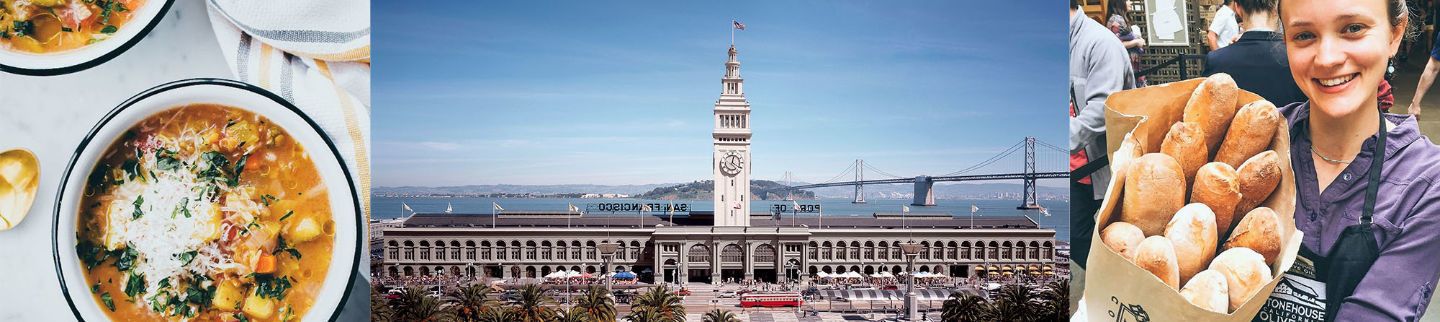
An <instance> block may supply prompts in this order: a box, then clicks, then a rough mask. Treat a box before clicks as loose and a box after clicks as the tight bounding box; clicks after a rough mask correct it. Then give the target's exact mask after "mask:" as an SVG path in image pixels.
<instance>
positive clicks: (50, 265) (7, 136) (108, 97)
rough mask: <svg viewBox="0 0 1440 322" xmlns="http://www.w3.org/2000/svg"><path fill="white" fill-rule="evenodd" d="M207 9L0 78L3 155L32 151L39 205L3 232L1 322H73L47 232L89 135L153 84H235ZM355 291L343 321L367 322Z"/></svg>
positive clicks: (179, 5)
mask: <svg viewBox="0 0 1440 322" xmlns="http://www.w3.org/2000/svg"><path fill="white" fill-rule="evenodd" d="M205 10H206V9H205V3H204V2H203V1H184V0H179V1H176V3H175V5H174V6H173V7H172V8H171V9H170V12H168V13H166V15H165V17H164V18H163V20H161V21H160V24H159V25H157V26H156V27H155V29H154V30H152V31H151V32H150V34H148V35H146V36H145V39H143V40H141V41H140V42H139V43H137V44H136V45H135V46H134V47H131V48H130V50H128V51H126V52H125V53H123V54H121V55H120V56H118V57H115V58H114V59H112V60H110V61H109V62H106V63H104V64H101V65H100V66H96V67H94V68H91V69H88V70H84V71H80V72H76V73H72V74H68V75H61V76H50V77H32V76H21V75H14V74H8V73H4V72H0V150H5V149H10V148H16V147H20V148H27V149H30V150H31V151H33V152H35V154H36V156H37V157H38V158H39V159H40V190H39V192H38V193H37V196H36V197H35V204H34V206H33V207H32V208H31V209H30V213H29V215H28V216H27V217H26V218H25V220H24V221H23V222H21V223H20V225H18V226H17V227H15V228H14V229H11V230H9V231H0V290H4V291H0V321H68V320H72V319H73V318H74V317H73V316H72V315H71V313H70V310H69V308H68V306H67V305H66V302H65V298H64V297H63V296H62V295H61V293H60V288H59V287H58V286H59V285H58V283H59V280H58V279H57V277H56V274H55V266H54V260H53V258H52V250H51V247H50V229H51V226H50V225H51V221H52V220H53V218H54V204H55V193H56V186H57V185H58V184H59V182H60V176H61V174H62V173H61V172H63V171H64V168H65V165H66V162H67V161H68V160H69V158H70V156H71V154H73V153H74V152H75V148H76V146H77V145H78V144H79V142H80V140H81V139H82V138H83V137H84V135H85V133H86V132H88V131H89V130H90V128H91V127H93V126H94V125H95V123H96V122H99V120H100V118H101V117H102V116H104V115H105V113H106V112H109V111H110V110H111V109H113V108H115V106H116V105H119V104H120V103H121V102H123V101H124V100H125V99H128V98H130V97H131V96H132V95H135V94H136V93H139V92H140V91H143V90H146V89H149V88H151V87H154V86H155V85H160V84H162V83H166V82H170V81H174V80H179V79H185V78H196V77H214V78H234V77H233V76H232V75H231V72H230V68H229V67H227V66H226V65H225V61H224V55H223V54H221V52H220V48H219V45H218V44H216V40H215V34H214V31H213V29H211V27H210V21H209V18H208V16H207V15H206V12H205ZM365 258H366V259H367V260H368V258H369V256H365ZM367 262H368V261H367ZM362 266H366V265H365V264H364V263H362ZM357 283H364V282H363V279H362V280H358V281H357ZM355 289H356V292H354V294H352V296H350V299H351V300H349V301H348V303H347V305H346V309H345V314H344V315H343V316H341V320H346V321H350V320H368V319H369V305H370V303H369V301H368V294H366V293H368V290H369V287H368V284H357V287H356V288H355Z"/></svg>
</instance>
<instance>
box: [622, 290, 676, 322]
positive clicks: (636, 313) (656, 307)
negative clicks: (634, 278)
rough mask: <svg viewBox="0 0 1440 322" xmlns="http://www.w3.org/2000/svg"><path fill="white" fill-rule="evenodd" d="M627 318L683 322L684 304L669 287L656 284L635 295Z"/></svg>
mask: <svg viewBox="0 0 1440 322" xmlns="http://www.w3.org/2000/svg"><path fill="white" fill-rule="evenodd" d="M627 318H629V319H630V321H633V322H642V321H643V322H683V321H685V306H684V305H682V304H681V303H680V297H679V296H676V295H675V293H671V292H670V289H667V288H665V287H663V286H656V287H652V288H650V290H649V291H646V292H645V293H643V294H640V296H637V297H635V301H634V303H632V304H630V315H629V316H627Z"/></svg>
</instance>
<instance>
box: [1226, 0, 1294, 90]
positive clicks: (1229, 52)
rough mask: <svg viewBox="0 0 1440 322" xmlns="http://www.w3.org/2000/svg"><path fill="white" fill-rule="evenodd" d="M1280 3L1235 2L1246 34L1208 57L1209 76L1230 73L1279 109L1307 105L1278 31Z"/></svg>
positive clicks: (1237, 82)
mask: <svg viewBox="0 0 1440 322" xmlns="http://www.w3.org/2000/svg"><path fill="white" fill-rule="evenodd" d="M1276 1H1278V0H1234V1H1233V2H1232V3H1233V6H1234V7H1235V8H1236V10H1235V14H1236V15H1239V17H1240V19H1241V20H1243V21H1245V33H1243V34H1241V35H1240V40H1239V41H1236V42H1235V43H1233V44H1230V46H1227V47H1225V48H1220V50H1216V51H1212V52H1210V53H1208V54H1205V70H1204V74H1205V76H1210V75H1213V74H1215V73H1226V74H1230V77H1232V78H1234V79H1235V85H1237V86H1239V87H1240V88H1242V89H1245V90H1247V91H1250V92H1253V93H1255V94H1257V95H1260V97H1264V98H1265V100H1267V101H1270V102H1271V103H1274V104H1275V106H1285V104H1290V103H1294V102H1304V101H1305V93H1304V92H1301V91H1300V87H1299V86H1296V85H1295V82H1294V80H1292V79H1290V76H1289V75H1290V64H1289V63H1288V61H1287V60H1286V58H1285V42H1284V37H1283V36H1282V35H1281V34H1280V33H1278V32H1275V24H1276V23H1277V21H1276V20H1275V18H1276V17H1275V3H1276Z"/></svg>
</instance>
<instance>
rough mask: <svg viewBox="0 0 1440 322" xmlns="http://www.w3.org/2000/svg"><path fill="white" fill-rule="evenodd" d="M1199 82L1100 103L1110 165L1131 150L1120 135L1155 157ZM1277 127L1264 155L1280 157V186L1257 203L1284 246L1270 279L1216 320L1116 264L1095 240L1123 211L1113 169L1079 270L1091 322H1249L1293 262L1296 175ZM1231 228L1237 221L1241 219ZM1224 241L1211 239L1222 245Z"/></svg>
mask: <svg viewBox="0 0 1440 322" xmlns="http://www.w3.org/2000/svg"><path fill="white" fill-rule="evenodd" d="M1202 81H1203V79H1192V80H1187V81H1182V82H1176V83H1169V84H1164V85H1159V86H1150V87H1145V88H1139V89H1134V90H1128V91H1122V92H1118V93H1115V94H1113V95H1110V98H1109V99H1108V100H1106V101H1105V106H1106V108H1105V122H1106V133H1105V135H1106V140H1107V141H1108V143H1109V146H1108V148H1109V151H1108V154H1109V158H1110V160H1115V151H1116V150H1118V149H1120V146H1121V144H1131V143H1124V141H1125V137H1126V136H1127V135H1130V136H1134V137H1135V142H1138V144H1139V145H1140V147H1141V150H1142V151H1144V152H1145V153H1151V152H1160V142H1161V141H1162V140H1163V139H1164V138H1165V133H1166V132H1167V131H1169V129H1170V126H1171V125H1172V124H1174V123H1175V122H1179V121H1180V120H1181V118H1182V117H1183V116H1184V109H1185V102H1186V101H1187V100H1189V99H1190V95H1191V93H1192V92H1194V91H1195V88H1196V87H1198V86H1199V85H1200V83H1201V82H1202ZM1260 99H1261V98H1260V96H1259V95H1255V94H1254V93H1250V92H1247V91H1244V90H1241V91H1240V97H1239V99H1237V100H1236V102H1237V104H1239V105H1240V106H1244V105H1245V104H1247V103H1250V102H1254V101H1257V100H1260ZM1279 127H1280V129H1279V130H1278V131H1277V132H1276V135H1275V139H1274V140H1273V141H1272V142H1271V143H1270V149H1272V150H1275V152H1277V153H1279V154H1280V160H1281V168H1282V170H1283V172H1284V176H1283V179H1282V180H1281V181H1280V186H1279V187H1277V188H1276V189H1275V192H1274V193H1272V194H1271V195H1270V198H1269V199H1267V200H1265V202H1264V203H1263V204H1262V205H1263V206H1266V207H1270V208H1271V209H1274V210H1275V213H1276V214H1278V215H1279V217H1280V221H1281V227H1282V232H1281V240H1282V241H1285V243H1284V245H1283V246H1284V247H1283V250H1282V251H1281V253H1280V258H1279V260H1277V261H1276V263H1275V264H1274V265H1273V266H1272V267H1271V272H1270V273H1271V276H1276V277H1277V278H1274V279H1273V280H1271V282H1270V283H1269V284H1267V285H1265V287H1263V288H1261V289H1260V291H1259V293H1256V295H1255V296H1253V297H1251V298H1250V300H1248V301H1246V302H1245V304H1244V305H1241V306H1240V308H1239V309H1237V310H1235V312H1233V313H1231V314H1221V313H1216V312H1211V311H1208V310H1205V309H1201V308H1200V307H1197V306H1194V305H1192V304H1190V302H1187V301H1185V299H1184V298H1182V297H1180V292H1179V291H1178V290H1176V289H1172V288H1170V286H1168V285H1165V283H1164V282H1161V281H1160V279H1159V278H1156V277H1155V276H1154V275H1151V274H1150V273H1149V272H1147V271H1145V270H1143V269H1140V268H1139V267H1137V266H1135V264H1133V263H1131V262H1130V261H1128V260H1126V259H1125V258H1123V257H1120V254H1118V253H1116V252H1115V251H1114V250H1111V249H1110V248H1109V247H1106V246H1105V243H1104V242H1101V241H1100V240H1099V238H1100V230H1102V229H1104V228H1105V226H1106V225H1108V224H1110V223H1111V222H1113V221H1114V220H1115V219H1114V218H1116V217H1118V216H1119V213H1120V212H1119V207H1120V205H1121V204H1122V200H1120V199H1121V197H1122V193H1121V191H1122V189H1124V185H1125V177H1124V171H1122V170H1123V169H1119V168H1116V167H1114V166H1113V165H1112V171H1114V175H1113V176H1112V179H1111V180H1110V186H1108V187H1106V189H1105V200H1104V201H1102V202H1101V204H1100V211H1099V212H1098V213H1097V214H1096V218H1095V223H1096V224H1095V227H1094V228H1093V231H1092V232H1091V233H1092V234H1091V236H1094V237H1092V238H1094V239H1095V240H1092V241H1091V245H1093V246H1092V248H1091V250H1090V257H1089V267H1087V269H1086V271H1085V280H1086V283H1085V291H1084V292H1085V293H1084V294H1085V302H1086V303H1085V305H1086V307H1085V310H1086V312H1088V313H1087V314H1088V315H1089V316H1087V318H1088V319H1089V320H1090V321H1250V320H1251V319H1252V318H1254V317H1255V315H1256V314H1257V313H1258V312H1259V311H1260V308H1261V307H1262V306H1264V304H1265V301H1266V299H1267V298H1269V297H1270V293H1271V292H1272V291H1274V289H1275V285H1276V284H1278V283H1279V281H1280V279H1279V278H1278V276H1279V275H1280V274H1282V273H1284V272H1285V271H1287V270H1289V269H1290V265H1291V264H1293V263H1294V262H1295V256H1296V254H1297V253H1298V252H1299V251H1300V240H1301V237H1302V236H1301V235H1302V234H1303V233H1301V232H1300V231H1298V230H1296V229H1295V217H1294V214H1295V173H1294V172H1293V171H1292V170H1291V169H1290V131H1289V127H1288V126H1286V122H1280V125H1279ZM1238 215H1242V214H1237V216H1238ZM1235 221H1237V222H1238V221H1240V217H1236V218H1235ZM1228 237H1229V236H1218V238H1219V240H1221V241H1224V240H1225V239H1226V238H1228ZM1218 253H1219V252H1218V250H1217V254H1218ZM1182 286H1183V285H1182Z"/></svg>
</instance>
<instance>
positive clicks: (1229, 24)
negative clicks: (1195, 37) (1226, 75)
mask: <svg viewBox="0 0 1440 322" xmlns="http://www.w3.org/2000/svg"><path fill="white" fill-rule="evenodd" d="M1231 1H1233V0H1225V2H1224V3H1223V4H1221V5H1220V8H1219V9H1215V18H1212V19H1210V29H1209V30H1208V31H1206V32H1205V40H1208V41H1209V42H1206V45H1209V46H1210V51H1216V50H1220V48H1225V46H1229V45H1230V42H1232V41H1234V40H1235V37H1236V36H1239V35H1240V23H1239V21H1237V20H1236V17H1235V10H1234V9H1233V8H1231V7H1230V4H1231Z"/></svg>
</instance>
